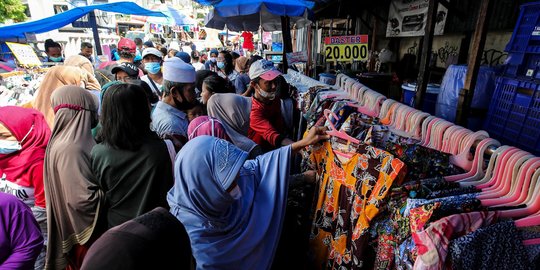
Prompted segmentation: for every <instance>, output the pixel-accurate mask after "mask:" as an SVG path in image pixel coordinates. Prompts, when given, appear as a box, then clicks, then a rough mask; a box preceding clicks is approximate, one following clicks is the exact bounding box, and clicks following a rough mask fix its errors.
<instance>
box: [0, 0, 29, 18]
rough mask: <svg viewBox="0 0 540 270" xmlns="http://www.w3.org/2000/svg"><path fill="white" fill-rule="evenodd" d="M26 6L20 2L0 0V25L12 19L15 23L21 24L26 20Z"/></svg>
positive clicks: (17, 0) (18, 0) (16, 0)
mask: <svg viewBox="0 0 540 270" xmlns="http://www.w3.org/2000/svg"><path fill="white" fill-rule="evenodd" d="M25 10H26V6H24V5H23V4H22V3H21V0H0V23H4V22H5V21H7V20H9V19H12V20H14V21H15V22H22V21H24V20H25V19H26V15H25V13H24V12H25Z"/></svg>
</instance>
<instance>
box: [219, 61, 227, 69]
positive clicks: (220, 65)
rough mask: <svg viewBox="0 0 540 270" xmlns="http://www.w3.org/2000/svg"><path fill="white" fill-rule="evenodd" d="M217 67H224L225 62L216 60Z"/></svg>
mask: <svg viewBox="0 0 540 270" xmlns="http://www.w3.org/2000/svg"><path fill="white" fill-rule="evenodd" d="M217 67H218V68H219V69H224V68H225V62H217Z"/></svg>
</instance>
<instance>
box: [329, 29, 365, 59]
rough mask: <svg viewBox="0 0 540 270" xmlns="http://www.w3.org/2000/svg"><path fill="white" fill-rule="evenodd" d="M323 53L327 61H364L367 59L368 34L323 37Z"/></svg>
mask: <svg viewBox="0 0 540 270" xmlns="http://www.w3.org/2000/svg"><path fill="white" fill-rule="evenodd" d="M324 44H325V48H324V55H325V57H326V60H327V61H345V62H347V61H366V60H367V59H368V36H367V35H356V36H337V37H326V38H325V39H324Z"/></svg>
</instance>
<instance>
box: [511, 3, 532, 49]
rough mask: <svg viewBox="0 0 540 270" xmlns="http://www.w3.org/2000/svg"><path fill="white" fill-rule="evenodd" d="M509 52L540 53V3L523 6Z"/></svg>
mask: <svg viewBox="0 0 540 270" xmlns="http://www.w3.org/2000/svg"><path fill="white" fill-rule="evenodd" d="M506 51H507V52H520V53H540V2H534V3H529V4H525V5H521V7H520V14H519V18H518V21H517V23H516V27H515V28H514V33H513V34H512V38H511V39H510V42H509V43H508V45H507V46H506Z"/></svg>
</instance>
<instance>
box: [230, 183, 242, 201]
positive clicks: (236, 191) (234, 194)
mask: <svg viewBox="0 0 540 270" xmlns="http://www.w3.org/2000/svg"><path fill="white" fill-rule="evenodd" d="M229 195H231V197H233V199H235V200H238V199H240V198H242V190H240V187H239V186H238V185H236V187H234V188H233V190H231V191H230V192H229Z"/></svg>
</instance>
